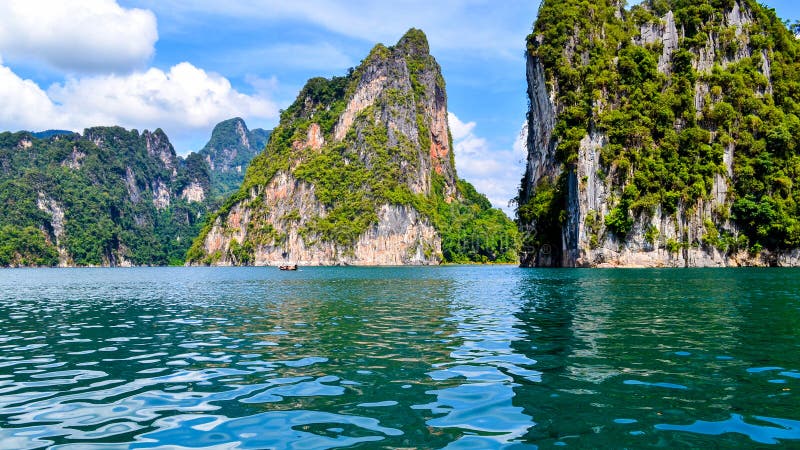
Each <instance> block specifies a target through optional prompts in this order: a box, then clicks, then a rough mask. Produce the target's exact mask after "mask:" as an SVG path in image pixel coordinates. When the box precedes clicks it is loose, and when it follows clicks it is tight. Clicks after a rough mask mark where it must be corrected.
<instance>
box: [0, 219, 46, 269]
mask: <svg viewBox="0 0 800 450" xmlns="http://www.w3.org/2000/svg"><path fill="white" fill-rule="evenodd" d="M56 264H58V251H57V250H56V248H55V246H53V244H51V243H50V242H48V240H47V236H45V234H44V233H43V232H42V231H41V230H38V229H36V228H34V227H25V228H19V227H15V226H11V225H5V226H3V227H1V228H0V267H8V266H22V267H27V266H54V265H56Z"/></svg>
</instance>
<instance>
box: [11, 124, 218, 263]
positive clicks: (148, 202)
mask: <svg viewBox="0 0 800 450" xmlns="http://www.w3.org/2000/svg"><path fill="white" fill-rule="evenodd" d="M150 136H151V139H153V142H155V141H160V142H162V143H165V145H168V142H167V138H166V136H165V135H164V134H163V132H161V131H160V130H156V131H155V132H153V133H152V134H150ZM145 139H146V138H145V135H144V134H142V135H140V134H139V133H138V132H137V131H135V130H134V131H127V130H124V129H122V128H119V127H110V128H92V129H88V130H86V131H85V133H84V136H83V137H81V136H80V135H78V134H69V135H55V136H53V137H51V138H48V139H36V138H34V137H33V136H32V135H31V134H29V133H0V227H3V229H4V230H5V233H6V236H11V237H9V238H8V239H9V240H8V241H5V240H4V241H3V242H4V246H5V247H4V248H6V249H7V248H9V245H10V248H11V250H8V249H7V251H4V257H3V258H2V260H0V265H53V264H55V263H56V262H57V258H56V254H55V253H53V252H54V251H55V250H54V248H55V247H54V245H53V244H54V243H55V242H56V241H57V240H58V239H60V242H59V244H60V246H61V247H63V249H64V250H65V251H66V254H67V258H68V260H67V261H66V262H67V263H70V264H75V265H79V266H87V265H115V264H119V263H121V262H122V259H124V260H127V261H130V262H131V263H133V264H136V265H166V264H182V263H183V261H184V254H185V252H186V249H187V248H188V246H189V245H190V244H191V241H192V238H193V237H194V236H195V235H196V233H197V231H198V228H199V224H200V222H201V220H202V216H203V214H204V213H205V211H206V206H205V204H200V203H188V202H186V201H185V200H183V199H181V198H180V197H179V194H180V189H182V188H183V187H184V186H185V185H187V184H188V183H190V182H195V181H196V182H200V183H201V184H203V183H205V184H206V185H207V184H208V173H207V170H206V167H205V166H204V161H203V160H202V158H197V157H194V158H189V159H188V160H187V161H186V162H181V161H180V160H179V159H177V158H175V155H174V153H171V157H172V158H173V161H174V162H173V163H174V164H175V165H176V166H177V167H176V170H177V175H176V176H175V178H174V179H173V174H172V169H171V168H167V167H166V166H165V165H164V163H163V162H162V161H161V160H160V158H159V157H158V156H154V155H150V154H148V151H147V148H146V143H145ZM95 142H98V143H99V145H97V144H95ZM169 152H172V149H171V148H169ZM128 169H130V172H129V170H128ZM126 178H127V179H128V180H129V182H130V183H131V184H132V186H131V189H133V191H130V190H129V187H128V186H127V185H126V183H127V182H126ZM159 183H160V184H161V185H162V186H164V188H165V189H167V190H169V191H170V197H171V200H170V205H169V206H168V207H167V208H165V209H162V210H158V209H156V207H155V206H154V204H153V189H154V186H155V185H157V184H159ZM51 202H54V204H55V205H56V207H57V208H58V209H59V210H60V211H61V213H63V224H62V225H63V235H62V236H60V237H59V236H58V235H57V234H58V233H57V230H56V229H55V227H56V225H55V222H56V220H54V219H53V218H52V217H51V214H50V213H48V212H45V211H43V210H42V208H40V206H43V207H44V209H47V208H51V207H52V205H51ZM40 230H44V232H42V231H40ZM39 238H41V239H39ZM43 242H44V243H43ZM9 243H11V244H9ZM34 250H35V251H34ZM9 255H11V256H9ZM54 258H56V259H54Z"/></svg>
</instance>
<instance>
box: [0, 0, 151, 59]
mask: <svg viewBox="0 0 800 450" xmlns="http://www.w3.org/2000/svg"><path fill="white" fill-rule="evenodd" d="M157 40H158V31H157V28H156V17H155V15H154V14H153V13H152V12H151V11H147V10H143V9H127V8H123V7H121V6H120V5H119V4H117V2H116V0H3V1H2V2H0V51H2V52H3V53H4V54H6V55H7V56H9V57H16V56H19V57H25V58H31V57H34V58H37V59H39V60H41V61H44V62H46V63H47V64H50V65H51V66H53V67H56V68H58V69H62V70H67V71H78V72H103V71H116V72H121V71H129V70H132V69H134V68H137V67H141V66H143V65H144V63H146V62H147V61H148V60H149V59H150V57H151V56H152V55H153V51H154V44H155V42H156V41H157Z"/></svg>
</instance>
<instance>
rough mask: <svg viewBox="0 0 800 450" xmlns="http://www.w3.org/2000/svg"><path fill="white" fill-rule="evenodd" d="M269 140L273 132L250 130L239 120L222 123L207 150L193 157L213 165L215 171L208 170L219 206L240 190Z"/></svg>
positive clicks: (204, 148)
mask: <svg viewBox="0 0 800 450" xmlns="http://www.w3.org/2000/svg"><path fill="white" fill-rule="evenodd" d="M269 136H270V131H266V130H262V129H261V128H256V129H254V130H248V129H247V125H246V124H245V123H244V121H243V120H242V119H240V118H238V117H236V118H233V119H228V120H225V121H223V122H220V123H218V124H217V125H216V126H215V127H214V131H213V132H212V133H211V139H209V141H208V143H207V144H206V145H205V147H203V148H202V149H201V150H200V151H199V152H197V153H192V154H191V155H190V156H189V157H192V156H194V155H197V156H198V157H199V158H200V159H204V158H209V159H210V160H211V161H212V162H213V169H212V168H209V169H207V170H209V172H210V174H211V196H212V197H213V198H214V199H215V200H216V201H217V202H219V203H221V202H222V201H223V200H224V199H225V197H227V196H228V195H230V194H232V193H233V192H236V191H237V190H238V189H239V186H241V184H242V180H244V174H245V171H246V170H247V166H248V165H249V164H250V161H251V160H252V159H253V158H254V157H255V156H256V155H257V154H259V153H260V152H261V150H263V149H264V147H265V146H266V144H267V141H268V140H269ZM187 161H188V159H187Z"/></svg>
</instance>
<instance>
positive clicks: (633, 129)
mask: <svg viewBox="0 0 800 450" xmlns="http://www.w3.org/2000/svg"><path fill="white" fill-rule="evenodd" d="M618 3H619V2H618V1H616V0H598V1H592V2H590V1H587V0H563V1H544V2H543V4H542V5H541V7H540V10H539V17H538V20H537V22H536V25H535V28H534V31H533V33H532V34H531V35H530V36H529V38H528V52H529V53H530V54H531V55H532V56H534V57H537V58H539V59H540V60H541V62H542V63H543V65H544V68H545V72H546V78H547V81H548V83H549V85H550V86H551V88H555V87H557V90H556V93H557V99H556V101H557V103H558V105H559V108H560V109H559V110H560V111H562V112H561V113H560V114H559V115H558V117H557V124H556V127H555V132H554V135H555V138H556V139H557V140H558V147H557V158H558V160H559V162H560V163H562V165H563V167H564V169H565V171H567V172H568V171H569V170H572V168H573V164H574V162H575V161H576V159H577V157H578V148H579V142H580V140H581V139H583V138H584V136H586V135H587V134H588V133H590V132H591V131H600V132H603V133H604V134H605V135H606V136H607V137H608V144H607V145H606V146H605V147H604V148H603V149H602V154H601V164H602V168H603V172H604V175H607V177H608V178H607V180H608V183H609V184H611V186H612V187H613V188H614V190H615V191H616V192H618V193H620V194H621V196H619V198H618V202H617V203H616V204H614V205H612V210H611V212H610V214H608V216H607V217H605V218H604V222H605V225H606V226H607V228H608V230H609V231H610V232H612V233H614V234H616V235H618V236H620V237H624V236H625V235H626V234H627V233H628V232H629V230H630V228H631V226H632V224H633V218H634V217H638V216H640V215H652V214H654V213H655V211H656V207H658V206H659V205H660V206H661V209H662V211H664V212H665V213H667V214H674V213H676V211H678V209H679V207H682V208H683V210H684V211H690V212H691V211H693V208H694V207H695V205H697V204H698V202H700V201H708V200H709V199H710V198H711V197H712V196H713V193H712V187H713V186H714V182H715V178H716V177H718V176H722V177H723V179H727V180H728V183H729V185H731V187H732V189H731V191H732V192H729V199H728V202H729V204H730V206H729V207H726V208H723V209H721V210H719V211H717V212H716V214H715V216H714V217H712V218H710V219H709V220H710V221H711V222H712V224H722V223H724V222H725V221H726V220H727V219H728V218H731V219H733V220H734V223H735V224H736V225H737V226H738V227H739V229H740V230H741V231H742V232H743V233H744V235H745V237H746V239H747V241H748V242H749V243H750V244H749V245H751V246H752V245H756V244H757V245H758V246H759V247H758V248H766V249H780V248H795V247H798V246H800V190H798V189H794V182H795V180H798V179H800V149H798V144H797V142H796V141H797V139H796V137H797V136H800V41H798V40H797V39H795V37H794V36H793V35H792V33H791V32H790V31H789V30H788V29H787V27H786V26H785V25H784V23H782V22H781V21H780V20H779V19H778V18H777V17H776V15H775V12H774V10H772V9H768V8H766V7H764V6H761V5H759V4H758V3H757V2H756V1H754V0H743V1H741V2H740V3H742V4H743V5H745V6H746V7H747V8H749V9H750V10H751V11H752V14H753V17H754V21H753V23H751V24H749V25H745V26H744V27H743V29H742V33H744V34H745V35H746V36H743V35H742V34H737V29H736V27H727V26H725V25H724V23H725V22H724V20H723V18H724V12H725V11H727V10H729V9H730V8H731V7H732V5H733V0H645V1H644V2H643V3H642V4H641V5H636V6H634V7H633V8H632V9H631V10H630V11H624V10H623V11H622V14H621V15H620V14H619V11H620V10H619V7H618V5H617V4H618ZM623 3H624V2H623ZM670 10H671V11H673V12H674V15H675V20H676V25H677V29H678V30H684V31H685V37H684V38H683V39H681V40H680V42H679V47H678V49H677V50H676V51H675V53H674V54H673V57H672V62H671V65H670V67H669V72H670V73H669V74H667V75H665V74H663V73H661V72H659V71H658V61H659V57H660V55H661V53H662V49H663V45H662V44H661V43H660V42H658V43H656V44H650V45H644V46H640V45H637V44H636V43H635V39H636V38H637V37H638V36H639V30H640V26H641V25H642V24H645V23H648V22H658V21H659V20H660V19H659V17H661V16H662V15H664V14H665V13H666V12H667V11H670ZM709 36H714V41H715V42H719V47H720V49H719V51H717V52H716V55H715V60H714V62H713V68H712V69H711V70H710V71H708V72H698V71H697V70H696V69H695V65H694V64H693V63H694V62H696V61H697V59H698V58H699V56H698V55H700V53H701V50H703V49H704V48H705V47H706V45H707V42H708V41H709ZM744 46H747V52H746V53H747V54H748V55H752V56H751V57H745V58H743V59H739V60H738V61H735V59H736V58H735V56H736V55H737V51H738V50H740V49H741V48H743V47H744ZM762 55H763V57H762ZM764 57H766V58H767V59H768V62H769V66H770V67H769V68H767V67H765V60H764ZM767 75H769V76H767ZM698 93H699V94H698ZM696 94H697V97H698V98H697V99H696V98H695V97H696ZM696 102H699V103H701V104H702V107H701V108H700V109H699V110H698V109H697V108H696ZM726 151H732V154H733V155H734V161H733V176H732V178H730V179H728V176H727V171H726V167H725V164H724V162H723V158H724V154H725V152H726ZM557 186H565V185H564V184H563V183H560V184H559V183H557ZM523 187H524V186H523ZM554 189H555V191H553V190H554ZM523 194H525V193H524V192H523V193H521V198H522V201H521V203H522V204H521V205H520V207H519V220H520V222H521V223H522V224H527V223H534V222H531V221H532V220H533V221H535V223H537V228H538V229H539V230H538V231H539V234H540V235H541V234H547V233H549V231H547V230H549V227H557V228H560V227H561V226H562V222H563V218H562V217H560V214H561V212H562V211H564V208H565V207H566V203H557V204H552V203H550V202H549V201H548V199H560V198H564V197H565V191H564V190H563V189H562V188H560V187H555V188H554V187H553V186H550V185H549V184H544V185H541V186H539V187H537V188H536V192H534V193H532V194H530V195H528V194H525V195H523ZM559 201H560V200H559ZM711 228H714V229H715V230H716V228H717V225H714V227H711ZM717 233H718V234H719V232H717ZM707 238H708V241H707V242H705V241H704V244H705V245H707V246H711V247H716V248H721V249H722V248H724V249H726V251H727V250H729V249H735V248H744V247H747V245H748V244H747V243H746V242H744V243H743V242H741V240H740V241H739V242H735V243H732V242H729V241H730V240H731V239H732V238H730V239H727V238H724V236H723V235H722V234H719V235H715V234H714V232H712V231H710V228H709V233H708V235H707ZM726 239H727V240H726ZM676 245H681V244H678V243H668V244H667V246H668V247H669V249H670V251H673V250H676Z"/></svg>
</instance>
